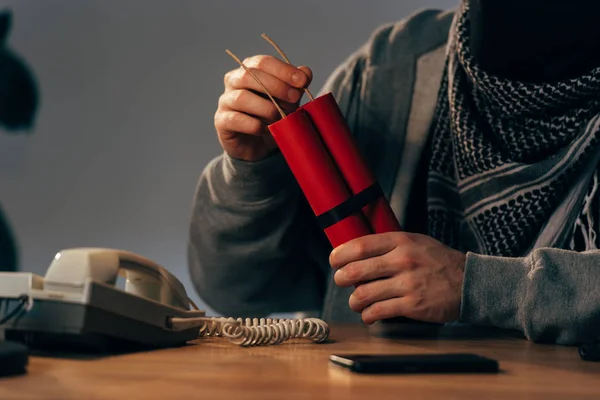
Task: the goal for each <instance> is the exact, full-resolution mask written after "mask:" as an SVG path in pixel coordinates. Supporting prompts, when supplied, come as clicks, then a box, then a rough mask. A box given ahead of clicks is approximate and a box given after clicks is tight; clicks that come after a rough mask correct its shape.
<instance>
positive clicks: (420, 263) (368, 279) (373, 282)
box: [329, 232, 466, 324]
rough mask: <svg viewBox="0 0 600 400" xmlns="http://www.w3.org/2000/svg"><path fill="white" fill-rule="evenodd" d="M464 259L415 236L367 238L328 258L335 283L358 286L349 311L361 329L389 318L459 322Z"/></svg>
mask: <svg viewBox="0 0 600 400" xmlns="http://www.w3.org/2000/svg"><path fill="white" fill-rule="evenodd" d="M465 260H466V256H465V254H463V253H461V252H459V251H456V250H454V249H451V248H449V247H448V246H446V245H444V244H442V243H440V242H438V241H437V240H435V239H433V238H431V237H429V236H425V235H420V234H414V233H407V232H390V233H383V234H377V235H368V236H364V237H361V238H358V239H354V240H351V241H349V242H347V243H344V244H342V245H340V246H338V247H337V248H335V249H334V250H333V251H332V252H331V255H330V257H329V262H330V264H331V266H332V268H334V269H336V270H337V271H336V272H335V275H334V278H335V282H336V284H338V285H339V286H342V287H349V286H353V285H354V286H357V285H358V286H357V287H356V289H355V290H354V293H353V294H352V295H351V296H350V301H349V303H350V308H351V309H352V310H354V311H356V312H360V313H362V319H363V321H364V322H365V323H366V324H372V323H373V322H376V321H378V320H382V319H387V318H393V317H402V316H403V317H408V318H411V319H415V320H420V321H426V322H438V323H444V322H450V321H455V320H458V317H459V314H460V303H461V292H462V282H463V272H464V265H465Z"/></svg>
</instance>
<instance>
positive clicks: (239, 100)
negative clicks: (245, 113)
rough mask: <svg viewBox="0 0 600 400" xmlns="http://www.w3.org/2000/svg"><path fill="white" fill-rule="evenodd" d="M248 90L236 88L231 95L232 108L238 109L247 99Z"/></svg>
mask: <svg viewBox="0 0 600 400" xmlns="http://www.w3.org/2000/svg"><path fill="white" fill-rule="evenodd" d="M249 95H250V92H248V91H246V90H236V91H235V92H233V93H232V95H231V106H232V108H235V109H239V108H240V107H241V106H242V105H244V104H245V103H246V102H247V101H248V97H249Z"/></svg>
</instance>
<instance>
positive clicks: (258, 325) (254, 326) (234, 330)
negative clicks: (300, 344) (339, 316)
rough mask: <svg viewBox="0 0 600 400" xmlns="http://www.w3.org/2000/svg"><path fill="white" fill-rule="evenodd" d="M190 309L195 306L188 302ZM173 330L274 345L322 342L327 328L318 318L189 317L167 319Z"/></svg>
mask: <svg viewBox="0 0 600 400" xmlns="http://www.w3.org/2000/svg"><path fill="white" fill-rule="evenodd" d="M189 302H190V305H191V307H192V309H195V310H199V308H198V306H197V305H196V304H195V303H194V302H193V301H192V299H189ZM169 325H170V328H171V329H172V330H174V331H182V330H187V329H195V328H197V329H198V337H200V338H205V337H220V336H222V337H225V338H227V339H229V341H230V342H232V343H234V344H237V345H240V346H244V347H249V346H265V345H274V344H279V343H282V342H285V341H286V340H291V339H307V340H312V341H314V342H316V343H322V342H324V341H325V340H327V338H329V325H327V323H326V322H325V321H323V320H321V319H318V318H296V319H287V318H231V317H229V318H228V317H192V318H177V317H174V318H171V319H170V320H169Z"/></svg>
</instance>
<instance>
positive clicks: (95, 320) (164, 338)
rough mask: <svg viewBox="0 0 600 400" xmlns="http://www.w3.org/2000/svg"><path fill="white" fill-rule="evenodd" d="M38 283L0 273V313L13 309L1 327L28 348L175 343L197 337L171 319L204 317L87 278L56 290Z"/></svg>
mask: <svg viewBox="0 0 600 400" xmlns="http://www.w3.org/2000/svg"><path fill="white" fill-rule="evenodd" d="M37 281H39V279H37V277H36V276H35V275H33V274H30V273H12V274H8V273H7V274H4V275H2V274H0V317H3V315H5V314H11V311H10V310H12V312H13V313H14V311H15V310H16V311H17V313H16V314H15V315H12V316H11V317H10V318H8V319H7V320H6V322H5V323H3V324H2V327H1V329H3V330H4V331H5V334H6V337H8V338H11V339H12V340H14V341H18V342H22V343H24V344H26V345H27V346H28V347H29V348H31V349H32V350H35V349H40V350H44V349H46V350H48V349H52V350H66V351H68V350H73V349H75V348H77V349H80V350H81V349H84V350H85V351H92V352H113V351H115V352H121V351H122V350H123V349H125V350H126V349H131V350H139V349H150V348H152V349H157V348H165V347H175V346H180V345H183V344H185V343H186V342H188V341H190V340H195V339H197V338H198V328H190V329H183V330H174V329H172V327H171V326H170V325H169V320H170V318H173V317H177V318H190V317H203V316H204V315H205V313H204V311H192V310H184V309H181V308H177V307H172V306H170V305H168V304H164V303H161V302H157V301H155V300H152V299H149V298H145V297H142V296H137V295H134V294H132V293H128V292H125V291H123V290H121V289H119V288H117V287H115V286H112V285H109V284H105V283H101V282H94V281H89V280H88V281H86V282H85V283H83V284H82V285H80V286H74V287H73V288H72V290H71V291H70V292H69V291H66V290H65V291H62V292H61V291H52V290H47V289H46V288H45V287H42V285H41V284H38V283H37ZM23 299H28V300H27V304H28V306H27V307H26V309H20V308H19V306H23V305H24V303H23ZM0 319H1V318H0Z"/></svg>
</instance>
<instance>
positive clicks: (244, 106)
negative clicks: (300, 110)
mask: <svg viewBox="0 0 600 400" xmlns="http://www.w3.org/2000/svg"><path fill="white" fill-rule="evenodd" d="M244 65H246V66H247V67H248V68H249V69H250V70H252V72H253V73H254V74H255V75H256V76H257V77H258V79H260V81H261V82H262V83H263V84H264V85H265V86H266V87H267V90H268V91H269V93H271V95H272V96H273V97H274V98H275V99H276V100H277V101H278V103H279V105H280V106H281V108H283V110H284V111H285V112H286V113H291V112H292V111H294V110H296V108H297V107H298V104H299V103H300V99H301V98H302V93H303V89H304V88H305V87H307V86H308V85H309V84H310V82H311V80H312V71H311V70H310V69H309V68H308V67H298V68H296V67H293V66H291V65H288V64H286V63H285V62H283V61H281V60H279V59H277V58H275V57H271V56H265V55H258V56H254V57H250V58H247V59H245V60H244ZM224 82H225V91H224V92H223V94H222V95H221V97H219V106H218V108H217V111H216V113H215V118H214V119H215V128H216V130H217V134H218V136H219V142H220V143H221V146H222V147H223V149H224V150H225V151H226V152H227V153H228V154H229V155H230V156H231V157H233V158H237V159H241V160H246V161H258V160H261V159H263V158H265V157H267V156H268V155H269V154H271V153H273V152H274V151H275V150H276V149H277V144H276V143H275V140H274V139H273V138H272V137H271V134H270V133H269V130H268V128H267V126H268V125H270V124H272V123H274V122H275V121H277V120H279V118H280V116H279V113H278V112H277V109H276V108H275V106H274V105H273V103H271V101H270V100H269V99H268V98H265V96H264V94H263V88H262V87H261V86H260V85H259V84H258V83H257V82H256V81H255V80H254V78H253V77H252V76H251V75H250V74H249V73H248V72H246V70H244V69H243V68H241V67H239V68H237V69H234V70H231V71H229V72H228V73H227V74H225V78H224Z"/></svg>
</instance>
